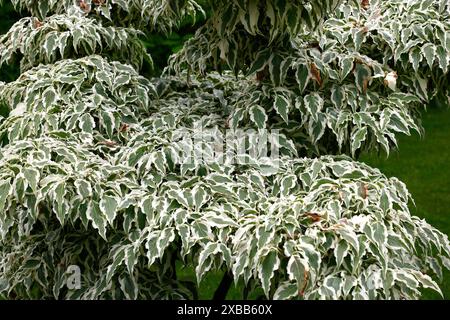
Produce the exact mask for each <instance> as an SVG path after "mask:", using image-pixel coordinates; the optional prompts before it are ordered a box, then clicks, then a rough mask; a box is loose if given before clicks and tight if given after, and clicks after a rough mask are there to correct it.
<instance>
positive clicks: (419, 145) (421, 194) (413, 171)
mask: <svg viewBox="0 0 450 320" xmlns="http://www.w3.org/2000/svg"><path fill="white" fill-rule="evenodd" d="M423 126H424V128H425V136H423V137H420V136H419V135H418V134H413V135H412V136H409V137H408V136H402V137H400V138H399V150H398V151H397V152H394V153H392V154H391V155H390V157H389V158H386V156H385V155H383V156H377V155H372V154H371V155H364V156H363V157H361V159H360V161H363V162H366V163H367V164H369V165H371V166H372V167H376V168H379V169H380V170H381V171H382V172H383V173H384V174H386V175H387V176H390V177H391V176H395V177H397V178H399V179H400V180H402V181H403V182H405V183H406V185H407V186H408V189H409V191H410V192H411V193H412V195H413V197H414V199H415V202H416V206H415V207H414V206H413V205H411V213H412V214H414V215H417V216H420V217H423V218H425V219H426V220H427V221H428V222H429V223H430V224H432V225H433V226H435V227H436V228H438V229H439V230H441V231H442V232H444V233H446V234H447V235H450V110H447V109H432V110H430V111H428V112H426V113H424V115H423ZM179 275H180V276H181V278H184V277H186V278H191V279H192V277H193V276H194V272H193V270H192V269H191V268H186V269H184V270H180V272H179ZM220 279H221V273H220V272H213V273H210V274H209V275H208V276H207V277H206V278H205V279H204V280H203V281H202V283H201V285H200V290H199V298H200V299H211V297H212V296H213V294H214V290H215V289H216V288H217V286H218V284H219V282H220ZM441 288H442V291H443V294H444V298H445V299H450V272H444V279H443V282H442V283H441ZM240 292H241V288H240V286H239V285H238V288H234V286H233V287H232V288H231V290H230V292H229V293H228V296H227V298H228V299H241V298H242V296H241V293H240ZM250 298H251V297H250ZM423 298H424V299H441V297H440V295H439V294H437V293H434V292H432V291H426V292H424V296H423Z"/></svg>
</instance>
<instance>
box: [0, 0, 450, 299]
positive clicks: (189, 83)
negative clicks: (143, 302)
mask: <svg viewBox="0 0 450 320" xmlns="http://www.w3.org/2000/svg"><path fill="white" fill-rule="evenodd" d="M12 3H13V4H14V5H15V7H16V8H17V9H20V10H24V11H29V12H30V13H31V14H32V17H29V18H23V19H22V20H20V21H18V22H17V23H16V24H15V25H14V26H13V27H12V28H11V29H10V31H9V32H8V33H6V34H5V35H3V36H1V38H0V61H1V63H6V64H13V63H16V62H19V63H20V69H21V75H20V76H19V77H18V78H17V79H16V80H14V81H12V82H9V83H0V103H1V105H2V106H3V107H4V108H6V109H7V110H8V112H7V114H6V115H4V116H2V115H1V114H0V236H1V240H0V293H1V294H3V295H4V296H5V297H8V298H56V299H61V298H63V299H67V298H78V299H97V298H102V299H112V298H113V299H124V298H125V299H136V298H141V299H180V298H188V299H192V298H196V296H197V293H196V287H197V285H198V282H200V281H201V280H202V279H203V278H204V276H205V275H206V274H207V273H208V272H209V271H211V270H220V269H221V270H224V271H225V278H224V279H226V278H227V277H231V278H232V280H233V281H234V282H235V283H241V284H243V286H244V287H245V291H246V292H249V291H250V292H251V291H255V292H257V291H258V288H262V291H263V294H264V295H265V297H267V298H275V299H291V298H297V299H298V298H300V299H403V298H408V299H411V298H418V297H420V295H421V290H422V289H423V288H431V289H434V290H436V291H437V292H440V289H439V286H438V284H437V282H436V280H437V279H439V278H441V277H442V266H445V267H446V268H448V269H450V243H449V240H448V237H447V236H446V235H445V234H443V233H441V232H440V231H438V230H436V229H435V228H433V227H432V226H430V225H429V224H427V223H426V222H425V221H423V220H421V219H419V218H417V217H414V216H411V214H410V212H409V209H408V205H409V204H410V203H412V199H411V197H410V194H409V192H408V190H407V188H406V186H405V185H404V184H403V183H402V182H400V181H399V180H398V179H395V178H387V177H385V176H384V175H383V174H381V173H380V172H379V171H378V170H376V169H372V168H370V167H368V166H367V165H365V164H362V163H359V162H356V161H355V160H353V159H352V158H357V156H358V155H359V154H360V152H362V151H367V150H374V149H375V150H384V151H385V152H387V153H389V151H390V150H391V149H392V148H394V147H395V146H396V141H397V140H396V137H395V135H396V134H397V133H406V134H409V133H410V131H411V130H416V131H419V132H421V130H422V129H421V126H420V122H419V119H418V115H419V110H420V108H421V107H422V106H423V105H424V104H425V103H428V102H429V101H430V100H431V99H432V98H434V97H439V98H441V99H448V95H449V92H448V91H446V90H447V84H448V79H449V73H448V64H449V60H450V55H449V52H450V48H449V44H450V35H449V30H450V25H449V23H448V21H449V19H448V17H449V16H450V5H448V3H447V2H446V1H429V0H391V1H375V0H374V1H363V2H362V3H359V1H358V2H357V1H348V2H347V1H337V0H327V1H323V0H321V1H319V0H311V1H300V0H296V1H289V2H287V1H282V0H264V1H263V0H227V1H222V0H219V1H209V2H208V12H209V13H208V19H207V21H206V22H205V24H204V26H202V27H201V28H200V29H199V30H198V31H197V33H196V34H195V35H194V36H193V37H192V38H191V39H190V40H188V41H187V42H186V44H185V45H184V46H183V48H182V49H181V50H180V51H179V52H177V53H176V54H175V55H173V56H172V57H171V58H170V61H169V66H168V68H167V69H166V70H165V73H164V74H163V75H162V76H161V77H159V78H154V79H147V78H145V77H143V76H142V75H140V74H139V70H140V67H141V66H142V65H143V63H144V62H148V63H150V62H151V58H150V56H149V55H148V53H147V52H146V50H145V48H144V46H143V44H142V43H141V42H140V39H139V37H140V35H141V34H142V33H143V32H147V31H149V30H155V29H157V30H160V31H162V32H167V31H169V30H171V29H173V28H175V27H176V26H177V25H178V24H179V23H180V21H181V20H182V19H183V17H185V16H195V15H196V14H200V15H202V14H204V12H203V9H202V8H201V6H199V5H198V4H197V3H195V2H194V1H193V0H171V1H165V0H136V1H122V0H92V1H90V0H79V1H78V0H76V1H72V0H65V1H55V0H48V1H36V0H13V1H12ZM393 16H395V17H397V18H394V19H393V18H392V17H393ZM325 18H326V19H325ZM407 30H410V31H407ZM432 50H433V51H432ZM431 53H433V55H432V54H431ZM434 54H436V56H437V58H436V59H432V56H433V57H434ZM277 132H278V134H277V135H276V136H275V138H274V137H273V136H272V135H270V134H269V133H277ZM230 133H231V135H232V136H234V139H233V138H230V136H229V134H230ZM268 135H269V136H270V137H268ZM225 136H226V140H227V147H230V146H231V147H232V149H233V150H241V151H244V154H245V155H242V154H237V155H236V154H234V153H233V154H231V155H230V154H229V153H227V152H228V151H229V150H223V149H220V148H219V149H217V148H216V147H217V143H221V142H223V141H222V140H224V138H223V137H225ZM264 139H267V140H268V141H270V142H271V145H272V148H273V147H274V146H275V149H276V151H277V152H276V155H278V157H274V156H271V157H269V156H267V154H266V153H265V151H266V150H265V147H263V146H262V144H261V140H262V141H265V140H264ZM272 151H273V149H272ZM306 156H307V157H306ZM74 265H76V266H79V267H80V268H81V277H82V280H81V287H80V288H69V287H68V286H67V272H66V271H67V269H68V267H69V266H74ZM191 265H193V266H195V277H194V278H193V279H192V281H185V280H181V279H179V277H178V276H177V271H178V270H179V267H180V266H191ZM218 296H219V297H220V296H221V295H220V294H218Z"/></svg>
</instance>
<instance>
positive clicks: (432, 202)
mask: <svg viewBox="0 0 450 320" xmlns="http://www.w3.org/2000/svg"><path fill="white" fill-rule="evenodd" d="M423 126H424V128H425V136H424V137H422V138H421V137H419V136H418V135H417V134H414V135H412V136H410V137H406V136H403V137H400V139H399V150H398V152H395V153H393V154H391V155H390V157H389V158H387V159H386V157H385V156H381V157H377V156H373V155H370V156H363V157H362V158H361V159H360V160H361V161H364V162H366V163H367V164H369V165H371V166H372V167H376V168H379V169H380V170H381V171H382V172H383V173H384V174H386V175H387V176H395V177H397V178H399V179H400V180H402V181H403V182H405V183H406V185H407V187H408V189H409V191H410V192H411V194H412V195H413V197H414V199H415V202H416V207H414V206H411V213H412V214H414V215H417V216H419V217H422V218H425V219H426V220H427V221H428V222H429V223H430V224H431V225H433V226H434V227H436V228H438V229H439V230H441V231H442V232H444V233H445V234H447V235H449V236H450V111H449V110H448V109H432V110H429V111H428V112H426V113H424V114H423ZM441 288H442V291H443V294H444V297H445V299H450V272H444V280H443V282H442V284H441ZM424 298H425V299H439V298H440V296H439V295H438V294H434V293H430V292H426V293H425V295H424Z"/></svg>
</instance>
